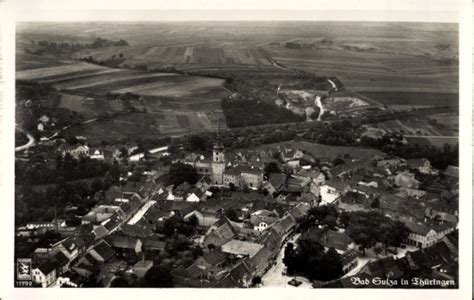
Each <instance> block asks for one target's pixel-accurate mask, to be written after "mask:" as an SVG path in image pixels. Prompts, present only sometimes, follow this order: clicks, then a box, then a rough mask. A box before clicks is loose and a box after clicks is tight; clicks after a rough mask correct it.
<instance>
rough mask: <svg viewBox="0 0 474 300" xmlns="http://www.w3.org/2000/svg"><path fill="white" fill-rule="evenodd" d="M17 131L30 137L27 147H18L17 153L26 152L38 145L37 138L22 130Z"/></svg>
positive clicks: (16, 148)
mask: <svg viewBox="0 0 474 300" xmlns="http://www.w3.org/2000/svg"><path fill="white" fill-rule="evenodd" d="M17 129H18V130H19V131H21V132H23V133H24V134H26V136H27V137H28V143H26V144H25V145H22V146H18V147H15V152H18V151H22V150H26V149H28V148H30V147H33V146H34V145H36V141H35V138H34V137H33V136H32V135H31V134H29V133H28V132H26V131H24V130H23V129H21V128H18V127H17Z"/></svg>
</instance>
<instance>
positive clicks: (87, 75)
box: [39, 69, 126, 83]
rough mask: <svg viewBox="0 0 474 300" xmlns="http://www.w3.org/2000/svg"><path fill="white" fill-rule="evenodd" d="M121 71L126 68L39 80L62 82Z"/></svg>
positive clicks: (42, 81)
mask: <svg viewBox="0 0 474 300" xmlns="http://www.w3.org/2000/svg"><path fill="white" fill-rule="evenodd" d="M119 72H126V70H124V69H108V70H98V71H97V72H92V73H84V74H77V75H71V76H62V77H59V78H52V79H47V80H39V82H41V83H55V82H61V81H66V80H72V79H81V78H85V77H91V76H97V75H105V74H111V73H119Z"/></svg>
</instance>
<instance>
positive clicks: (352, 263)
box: [341, 249, 359, 274]
mask: <svg viewBox="0 0 474 300" xmlns="http://www.w3.org/2000/svg"><path fill="white" fill-rule="evenodd" d="M358 257H359V252H357V250H355V249H351V250H349V251H347V252H346V253H344V254H342V255H341V262H342V272H343V273H344V274H346V273H348V272H349V271H351V270H352V269H354V268H355V267H356V266H357V263H358V261H357V258H358Z"/></svg>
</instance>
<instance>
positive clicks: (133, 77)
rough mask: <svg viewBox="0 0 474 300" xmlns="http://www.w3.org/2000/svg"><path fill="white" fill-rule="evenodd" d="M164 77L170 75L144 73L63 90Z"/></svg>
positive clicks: (70, 86) (73, 86)
mask: <svg viewBox="0 0 474 300" xmlns="http://www.w3.org/2000/svg"><path fill="white" fill-rule="evenodd" d="M173 75H176V74H173ZM164 76H170V74H168V73H145V74H141V75H131V76H124V77H120V78H111V79H107V80H100V81H96V82H90V83H85V84H79V85H72V84H71V85H68V86H65V87H64V88H68V89H72V90H76V89H83V88H89V87H93V86H98V85H106V84H109V83H114V82H116V83H118V82H123V81H127V80H133V79H143V78H155V77H156V78H158V77H164Z"/></svg>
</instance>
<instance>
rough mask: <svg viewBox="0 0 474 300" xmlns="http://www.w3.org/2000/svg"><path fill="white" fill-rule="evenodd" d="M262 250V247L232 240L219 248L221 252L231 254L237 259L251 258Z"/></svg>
mask: <svg viewBox="0 0 474 300" xmlns="http://www.w3.org/2000/svg"><path fill="white" fill-rule="evenodd" d="M262 248H263V245H261V244H257V243H252V242H246V241H240V240H234V239H232V240H230V241H228V242H226V243H224V244H223V245H222V246H221V251H222V252H223V253H227V254H231V255H234V256H237V257H249V258H252V257H254V256H255V255H256V254H257V253H258V252H259V251H260V250H261V249H262Z"/></svg>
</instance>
